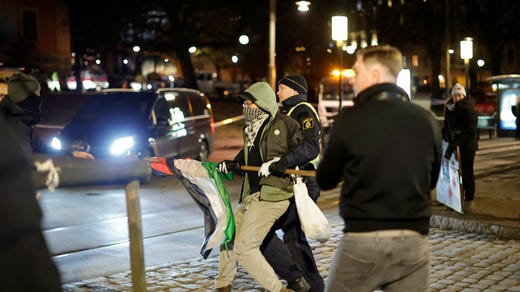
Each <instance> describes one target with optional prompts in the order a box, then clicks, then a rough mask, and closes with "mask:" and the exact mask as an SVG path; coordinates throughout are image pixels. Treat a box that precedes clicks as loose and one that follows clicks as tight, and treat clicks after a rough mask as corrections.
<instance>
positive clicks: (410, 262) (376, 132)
mask: <svg viewBox="0 0 520 292" xmlns="http://www.w3.org/2000/svg"><path fill="white" fill-rule="evenodd" d="M353 69H354V71H355V73H356V74H355V77H354V78H353V87H354V91H355V92H356V99H355V105H354V106H353V107H351V108H345V109H342V111H341V113H340V115H339V117H338V118H337V119H336V120H335V121H334V124H333V125H332V127H331V130H330V138H329V140H328V142H327V144H326V145H325V148H324V151H323V157H322V158H321V160H320V163H319V165H318V170H317V173H316V178H317V180H318V184H319V186H320V187H321V189H322V190H329V189H333V188H335V187H336V186H337V185H338V183H339V182H340V181H342V182H343V184H342V186H341V194H340V202H339V213H340V215H341V217H342V218H343V221H344V223H345V228H344V232H345V234H344V235H343V237H342V238H341V240H340V242H339V244H338V247H337V249H336V252H335V255H334V259H333V261H332V264H331V266H330V269H329V275H328V282H327V285H326V291H331V292H337V291H373V290H376V289H377V288H381V289H382V290H388V291H427V290H428V288H429V284H430V283H429V281H430V280H429V278H430V275H429V271H430V262H429V240H428V232H429V226H430V216H431V190H433V189H434V188H435V186H436V184H437V179H438V177H439V171H440V165H441V158H442V147H441V140H442V138H441V130H440V127H439V125H438V122H437V120H436V118H435V117H434V116H433V114H432V113H431V112H429V111H427V110H425V109H424V108H422V107H420V106H418V105H416V104H413V103H411V102H410V101H409V98H408V95H407V94H406V92H405V91H404V90H402V89H401V88H400V87H398V86H397V85H396V82H397V76H398V74H399V72H400V71H401V70H402V54H401V52H400V51H399V50H398V49H397V48H394V47H391V46H387V45H385V46H375V47H367V48H364V49H361V50H359V51H358V52H357V53H356V63H355V65H354V67H353Z"/></svg>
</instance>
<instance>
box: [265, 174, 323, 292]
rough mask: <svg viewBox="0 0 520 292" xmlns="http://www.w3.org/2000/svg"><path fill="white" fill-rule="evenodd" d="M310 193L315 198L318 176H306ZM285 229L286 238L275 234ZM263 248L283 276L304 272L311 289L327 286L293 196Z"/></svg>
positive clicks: (318, 290) (290, 277) (290, 278)
mask: <svg viewBox="0 0 520 292" xmlns="http://www.w3.org/2000/svg"><path fill="white" fill-rule="evenodd" d="M304 181H305V184H306V186H307V190H308V192H309V196H310V197H311V198H312V199H313V200H314V201H316V200H317V199H318V197H319V195H320V189H319V187H318V184H317V183H316V179H315V178H310V177H306V178H304ZM279 229H282V230H283V232H284V236H283V242H282V240H281V239H280V238H278V236H276V234H275V232H276V230H279ZM260 250H261V251H262V253H263V254H264V256H265V258H266V260H267V261H268V262H269V264H270V265H271V266H272V267H273V269H274V271H275V272H276V274H277V275H278V276H280V278H282V279H284V280H286V281H287V282H292V281H294V280H296V279H298V278H300V277H301V276H303V277H304V278H305V279H306V280H307V282H309V284H310V285H311V290H310V291H316V292H321V291H323V290H324V288H325V284H324V282H323V278H322V277H321V275H320V273H319V271H318V268H317V267H316V261H315V260H314V255H313V253H312V248H311V247H310V245H309V243H308V242H307V239H306V238H305V234H304V233H303V231H302V230H301V225H300V220H299V219H298V213H297V211H296V205H295V203H294V199H291V205H290V206H289V209H288V210H287V211H286V212H285V214H284V215H283V216H282V217H280V218H279V219H278V220H277V221H276V223H275V224H274V226H273V228H272V229H271V232H270V233H269V234H268V235H267V236H266V238H265V240H264V242H263V244H262V246H261V247H260Z"/></svg>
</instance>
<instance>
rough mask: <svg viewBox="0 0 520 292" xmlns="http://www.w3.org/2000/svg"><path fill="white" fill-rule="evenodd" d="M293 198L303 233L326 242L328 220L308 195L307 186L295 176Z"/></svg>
mask: <svg viewBox="0 0 520 292" xmlns="http://www.w3.org/2000/svg"><path fill="white" fill-rule="evenodd" d="M294 200H295V202H296V210H297V211H298V218H300V223H301V226H302V230H303V232H305V235H306V236H307V237H308V238H310V239H314V240H316V241H319V242H321V243H324V242H326V241H327V240H329V238H330V226H329V221H328V220H327V218H326V217H325V215H323V213H322V212H321V210H320V208H319V207H318V205H316V203H315V202H314V201H313V200H312V199H311V197H309V193H308V191H307V186H306V185H305V183H304V182H303V180H302V178H301V177H299V176H298V177H296V182H295V184H294Z"/></svg>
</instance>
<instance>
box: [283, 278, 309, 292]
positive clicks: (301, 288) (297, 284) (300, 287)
mask: <svg viewBox="0 0 520 292" xmlns="http://www.w3.org/2000/svg"><path fill="white" fill-rule="evenodd" d="M287 288H288V289H291V290H294V291H296V292H307V291H309V290H310V289H311V285H309V283H308V282H307V280H305V278H304V277H303V276H302V277H300V278H298V279H296V280H294V281H292V282H290V283H288V284H287Z"/></svg>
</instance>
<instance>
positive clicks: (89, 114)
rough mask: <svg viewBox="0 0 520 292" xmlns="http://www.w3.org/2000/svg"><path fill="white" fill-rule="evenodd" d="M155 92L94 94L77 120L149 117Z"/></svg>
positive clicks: (118, 119)
mask: <svg viewBox="0 0 520 292" xmlns="http://www.w3.org/2000/svg"><path fill="white" fill-rule="evenodd" d="M154 99H155V96H154V95H153V94H133V93H110V94H103V95H94V96H92V97H91V98H90V99H89V101H88V102H87V103H86V104H85V105H84V106H83V107H82V108H81V110H80V111H79V113H78V114H77V115H76V117H75V118H74V119H75V120H76V121H77V122H87V123H88V122H100V121H107V120H110V121H125V120H137V119H148V118H149V115H150V110H151V106H152V104H153V102H154Z"/></svg>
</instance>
